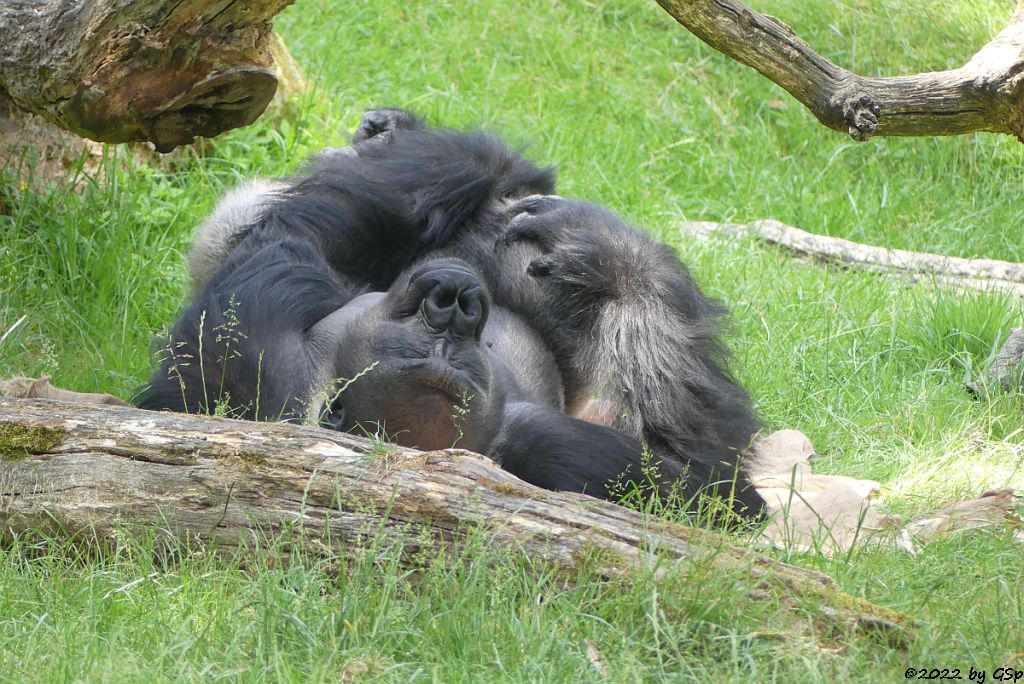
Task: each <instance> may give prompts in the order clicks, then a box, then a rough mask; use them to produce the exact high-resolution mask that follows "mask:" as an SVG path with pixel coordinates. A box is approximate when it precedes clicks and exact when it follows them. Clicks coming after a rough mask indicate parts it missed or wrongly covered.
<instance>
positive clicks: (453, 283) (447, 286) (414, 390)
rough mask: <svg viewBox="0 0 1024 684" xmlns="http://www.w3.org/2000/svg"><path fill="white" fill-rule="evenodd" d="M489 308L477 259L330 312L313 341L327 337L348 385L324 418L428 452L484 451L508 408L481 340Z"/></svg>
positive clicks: (333, 363)
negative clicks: (474, 265) (453, 448)
mask: <svg viewBox="0 0 1024 684" xmlns="http://www.w3.org/2000/svg"><path fill="white" fill-rule="evenodd" d="M489 310H490V295H489V294H488V292H487V289H486V288H485V286H484V284H483V283H482V282H481V280H480V278H479V277H478V276H477V275H476V273H475V272H474V271H473V270H472V269H471V268H470V267H469V265H468V264H466V263H465V262H463V261H460V260H457V259H437V260H433V261H430V262H427V263H424V264H420V265H418V266H415V267H413V268H411V269H409V270H408V271H406V273H404V274H403V275H402V276H401V277H400V278H398V280H397V281H396V282H395V284H394V285H393V286H392V287H391V288H390V289H389V290H388V292H386V293H369V294H365V295H362V296H360V297H357V298H356V299H354V300H352V301H351V302H350V303H349V304H347V305H346V306H344V307H342V308H341V309H340V310H338V311H336V312H335V313H334V314H332V315H331V316H328V317H327V318H326V319H324V320H323V321H321V322H320V323H318V324H317V326H316V328H315V329H314V331H313V332H314V339H321V340H327V341H328V343H327V345H325V346H326V347H328V348H324V349H323V352H322V353H323V355H324V361H325V366H326V367H327V368H329V369H330V370H329V372H330V373H331V374H332V379H335V387H338V388H339V390H340V391H337V393H336V396H333V397H329V398H328V402H329V405H328V406H327V409H326V411H325V413H324V418H323V420H322V422H323V423H324V424H325V425H327V426H329V427H332V428H334V429H337V430H342V431H345V432H354V433H360V432H368V433H369V434H381V433H382V434H383V435H384V436H386V437H387V438H388V439H389V440H391V441H395V442H397V443H399V444H402V445H405V446H412V447H418V448H420V449H441V448H447V447H451V446H459V447H463V448H466V449H471V450H476V451H482V450H483V449H485V448H486V446H487V445H488V444H489V443H490V442H491V440H493V439H494V436H495V434H496V433H497V431H498V428H499V427H500V423H501V414H502V410H503V404H504V400H503V389H502V388H501V386H500V385H501V383H498V382H495V381H494V372H493V368H492V365H493V363H494V359H493V358H492V357H491V355H490V354H489V353H488V352H487V349H486V346H485V345H484V344H483V343H482V340H481V338H482V334H483V331H484V326H485V325H486V324H487V317H488V313H489ZM328 356H329V357H330V358H329V359H328V358H327V357H328Z"/></svg>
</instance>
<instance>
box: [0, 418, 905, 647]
mask: <svg viewBox="0 0 1024 684" xmlns="http://www.w3.org/2000/svg"><path fill="white" fill-rule="evenodd" d="M126 526H128V527H131V526H145V527H148V528H149V529H159V530H162V531H164V532H166V533H167V534H170V535H173V536H175V537H179V538H188V539H191V540H198V541H201V542H204V543H206V544H210V545H214V546H215V547H216V548H218V549H219V550H222V551H224V552H228V553H230V552H232V551H233V550H236V549H238V548H240V546H241V545H244V543H245V541H246V540H247V539H249V538H251V537H252V535H253V534H260V535H264V534H266V535H271V536H272V535H274V534H276V533H279V532H281V531H282V530H285V529H286V528H295V527H300V528H302V529H303V530H304V532H305V537H306V538H313V539H317V540H327V542H328V543H330V544H331V545H332V546H333V547H334V548H335V549H336V551H337V553H338V554H339V555H340V556H341V557H345V554H346V549H348V550H349V551H351V550H352V549H353V548H354V547H358V546H360V545H363V546H365V545H366V544H367V543H368V542H369V541H372V540H374V539H377V540H379V539H381V538H384V539H386V540H388V541H392V542H395V541H397V542H398V543H400V544H403V545H404V547H405V549H406V550H407V551H408V552H409V556H410V557H413V556H415V555H416V553H417V552H421V551H422V549H423V547H424V545H425V544H430V545H436V546H438V547H444V548H450V549H455V548H458V546H459V544H460V542H461V541H463V540H464V539H465V538H466V534H467V533H468V531H469V530H470V529H472V528H474V527H482V528H484V529H485V530H486V531H487V533H488V535H489V539H491V540H493V543H494V544H498V545H503V546H507V547H508V548H510V549H517V550H520V551H521V552H523V553H525V554H526V555H527V556H528V557H529V558H530V559H531V561H532V562H534V563H537V564H539V565H541V566H544V567H545V568H549V569H551V570H552V571H554V572H556V573H558V574H559V575H561V576H563V577H565V578H567V579H570V580H571V579H574V578H577V577H579V576H580V573H581V571H582V570H583V569H584V568H586V569H587V572H593V573H596V575H597V576H599V577H615V578H623V579H626V580H628V578H629V577H630V576H632V575H633V573H636V572H644V571H647V572H650V573H653V574H654V576H655V577H656V578H659V579H665V581H667V582H668V581H670V578H671V577H676V578H678V577H679V573H684V576H685V573H686V572H700V573H705V572H711V573H715V574H716V575H722V576H727V577H729V578H730V581H732V585H733V586H734V587H735V589H736V591H735V596H736V597H737V600H738V601H737V606H736V610H737V611H738V612H740V611H743V610H745V609H746V608H747V607H748V604H749V602H755V604H756V605H761V606H764V607H769V609H771V610H773V613H778V612H779V611H780V610H781V611H783V612H785V613H786V614H787V615H789V616H790V617H791V620H792V621H795V622H797V623H800V624H802V625H805V626H806V625H811V629H812V630H813V631H815V632H817V631H818V630H819V629H821V628H823V627H824V628H827V630H828V632H829V634H836V633H837V631H836V630H838V633H849V632H851V631H854V632H866V633H870V634H872V635H875V636H877V638H879V639H880V640H881V641H884V642H885V643H887V644H890V645H893V644H896V645H900V644H902V643H904V641H905V639H906V638H907V636H908V634H909V631H908V630H909V629H910V628H911V626H912V621H911V620H910V619H909V618H907V617H906V616H904V615H901V614H899V613H895V612H893V611H889V610H887V609H884V608H880V607H878V606H874V605H872V604H870V603H868V602H866V601H864V600H861V599H858V598H854V597H851V596H848V595H845V594H843V593H841V592H840V591H838V589H836V587H835V586H834V583H833V582H832V580H831V579H830V578H828V577H827V576H825V575H822V574H820V573H817V572H813V571H809V570H804V569H801V568H797V567H794V566H791V565H788V564H786V563H782V562H779V561H775V560H772V559H771V558H769V557H767V556H764V555H762V554H759V553H756V552H753V551H751V550H748V549H746V548H744V547H742V546H741V545H739V544H737V543H736V542H735V541H734V540H733V539H731V538H730V537H727V536H725V535H723V534H719V533H716V532H713V531H710V530H705V529H700V528H693V527H687V526H683V525H679V524H675V523H670V522H668V521H664V520H659V519H652V518H651V517H649V516H644V515H642V514H640V513H637V512H635V511H631V510H629V509H626V508H623V507H621V506H617V505H614V504H611V503H607V502H603V501H599V500H596V499H591V498H589V497H585V496H583V495H578V494H570V493H558V492H548V491H545V490H541V489H538V488H536V487H533V486H531V485H528V484H526V483H524V482H522V481H521V480H519V479H517V478H515V477H514V476H512V475H510V474H508V473H506V472H505V471H503V470H501V469H500V468H498V467H497V466H496V465H494V463H492V462H491V461H490V460H488V459H487V458H485V457H483V456H479V455H477V454H473V453H470V452H466V451H461V450H458V449H446V450H443V451H432V452H427V453H423V452H417V451H414V450H410V449H404V448H400V447H395V446H391V445H380V444H375V443H373V442H370V441H368V440H365V439H360V438H357V437H353V436H350V435H346V434H341V433H336V432H330V431H326V430H322V429H320V428H316V427H310V426H298V425H287V424H280V423H250V422H242V421H234V420H227V419H221V418H211V417H202V416H189V415H180V414H171V413H155V412H147V411H141V410H138V409H134V408H128V407H116V406H107V405H100V404H69V403H64V402H56V401H48V400H39V399H11V398H0V531H2V532H4V533H6V534H8V535H10V534H22V533H26V532H29V531H34V530H39V529H45V530H48V531H50V532H53V533H57V534H61V535H74V536H76V537H84V538H86V539H91V540H96V541H101V540H103V539H104V538H107V537H109V536H110V535H115V534H117V533H118V532H119V531H122V530H123V529H124V528H125V527H126ZM425 540H427V541H425ZM771 607H775V608H774V609H773V608H771Z"/></svg>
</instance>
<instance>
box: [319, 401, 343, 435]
mask: <svg viewBox="0 0 1024 684" xmlns="http://www.w3.org/2000/svg"><path fill="white" fill-rule="evenodd" d="M320 427H325V428H327V429H328V430H336V431H338V432H343V431H344V430H345V407H344V406H343V405H342V403H341V399H335V400H334V402H333V403H332V404H331V405H330V406H329V407H328V408H327V410H326V411H324V414H323V417H321V418H320Z"/></svg>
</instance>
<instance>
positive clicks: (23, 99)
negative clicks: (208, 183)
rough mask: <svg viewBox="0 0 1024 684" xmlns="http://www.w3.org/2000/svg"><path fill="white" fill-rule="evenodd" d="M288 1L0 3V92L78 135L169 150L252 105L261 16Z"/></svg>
mask: <svg viewBox="0 0 1024 684" xmlns="http://www.w3.org/2000/svg"><path fill="white" fill-rule="evenodd" d="M291 2H292V0H254V1H252V2H236V1H235V0H175V1H173V2H169V1H167V0H95V1H93V2H83V1H82V0H17V1H16V2H4V3H0V91H4V92H6V94H7V95H8V96H9V98H10V99H11V100H13V102H14V103H15V104H16V105H17V106H18V107H20V108H22V109H25V110H27V111H30V112H33V113H35V114H39V115H41V116H43V117H45V118H46V119H48V120H49V121H52V122H53V123H55V124H56V125H58V126H60V127H61V128H64V129H67V130H70V131H73V132H75V133H78V134H79V135H82V136H84V137H87V138H92V139H93V140H98V141H103V142H132V141H150V142H152V143H153V144H154V145H155V146H156V147H157V149H158V150H160V151H168V150H171V149H173V148H174V147H176V146H178V145H183V144H187V143H189V142H191V141H192V140H193V139H194V138H195V136H200V135H201V136H214V135H217V134H218V133H221V132H223V131H225V130H228V129H231V128H236V127H238V126H244V125H246V124H249V123H251V122H252V121H254V120H255V119H256V117H258V116H259V115H260V114H261V113H262V112H263V110H264V108H265V107H266V106H267V104H268V103H269V102H270V100H271V98H272V97H273V95H274V91H275V88H276V86H277V78H276V76H275V74H274V69H273V60H272V57H271V52H270V38H271V34H272V28H271V25H270V20H271V18H272V17H273V16H274V15H275V14H277V13H278V12H280V11H281V10H282V9H283V8H284V7H286V6H287V5H289V4H290V3H291Z"/></svg>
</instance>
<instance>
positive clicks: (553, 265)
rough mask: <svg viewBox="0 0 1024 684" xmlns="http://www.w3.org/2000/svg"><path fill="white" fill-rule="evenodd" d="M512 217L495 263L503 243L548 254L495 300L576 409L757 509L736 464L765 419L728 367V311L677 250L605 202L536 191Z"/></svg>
mask: <svg viewBox="0 0 1024 684" xmlns="http://www.w3.org/2000/svg"><path fill="white" fill-rule="evenodd" d="M509 213H510V215H511V216H512V218H511V220H510V221H509V227H508V232H507V233H506V234H505V236H504V237H503V238H502V239H501V240H500V241H499V243H498V245H497V247H496V249H497V259H498V260H501V259H502V254H503V246H505V245H508V244H511V243H514V242H524V241H525V242H529V243H532V244H534V245H536V247H537V249H538V250H539V253H540V256H539V257H537V258H535V259H534V260H533V261H532V262H530V263H529V265H528V267H527V269H526V270H527V273H528V274H529V276H530V279H531V280H532V281H533V285H532V286H521V287H518V288H506V289H504V290H503V291H502V292H500V293H499V295H498V296H496V299H497V301H498V302H499V303H501V304H503V305H506V306H509V307H510V308H512V309H513V310H514V311H516V312H517V313H519V314H520V315H522V316H524V317H526V318H527V319H528V320H530V321H532V322H534V324H535V325H536V326H537V327H538V329H539V330H540V332H541V334H542V336H543V337H544V338H545V340H546V341H548V343H549V344H550V345H551V346H552V349H553V350H554V352H555V357H556V359H557V361H558V363H559V368H560V369H561V371H562V373H563V376H564V377H565V379H566V410H567V411H568V412H569V413H573V414H575V415H586V416H588V417H590V418H592V419H595V420H597V421H598V422H602V423H603V424H605V425H608V426H610V427H614V428H616V429H617V430H620V431H622V432H624V433H626V434H628V435H630V436H632V437H635V438H637V439H642V440H643V441H644V442H645V443H647V444H648V445H649V446H650V447H651V448H652V449H653V450H654V451H655V452H657V453H661V454H664V455H665V456H666V457H670V458H673V459H675V460H676V461H677V462H678V463H680V464H682V465H683V466H684V467H688V468H689V470H690V472H691V476H690V477H691V478H692V479H694V480H698V479H702V480H703V481H704V482H716V481H730V480H732V479H734V478H738V480H739V485H740V489H741V490H743V492H745V493H743V494H741V495H740V497H741V498H746V499H749V501H750V503H751V505H752V507H753V508H752V510H753V511H754V512H756V511H757V510H759V509H760V507H761V504H762V502H761V500H760V498H759V497H757V496H756V494H755V493H754V492H753V489H752V488H750V486H749V483H748V482H747V479H746V477H745V476H744V475H743V473H742V471H741V472H740V473H739V474H737V464H738V463H739V462H740V460H741V456H742V455H743V452H744V451H746V450H747V449H748V447H749V446H750V443H751V440H752V439H753V436H754V434H755V433H756V432H757V430H758V429H759V427H760V424H759V422H758V420H757V418H756V417H755V415H754V412H753V409H752V407H751V404H750V399H749V397H748V395H747V393H746V391H745V390H744V389H743V388H742V387H740V386H739V384H737V383H736V382H735V380H733V378H732V377H731V376H730V375H729V373H728V371H727V370H726V366H725V362H724V359H725V352H724V350H723V348H722V347H721V345H720V342H719V322H720V319H721V317H722V315H723V314H724V312H725V309H724V307H722V306H721V305H720V304H719V303H718V302H716V301H714V300H713V299H710V298H709V297H706V296H705V295H704V294H703V293H702V292H701V291H700V290H699V289H698V287H697V285H696V284H695V283H694V282H693V279H692V278H691V276H690V274H689V272H688V270H687V269H686V267H685V266H684V265H683V264H682V263H680V261H679V259H678V258H677V257H676V256H675V254H674V253H673V252H672V250H671V249H669V248H668V247H666V246H664V245H660V244H657V243H655V242H653V241H652V240H651V239H650V238H648V237H647V236H646V235H644V234H643V233H641V232H640V231H637V230H636V229H634V228H632V227H630V226H629V225H628V224H626V223H625V222H624V221H622V220H621V219H620V218H618V217H617V216H615V215H614V214H613V213H611V212H609V211H607V210H605V209H603V208H600V207H596V206H593V205H590V204H587V203H584V202H575V201H569V200H564V199H562V198H559V197H532V198H526V199H524V200H522V201H520V202H519V203H517V204H515V205H513V206H512V207H511V208H510V210H509ZM508 298H512V299H515V300H516V301H508Z"/></svg>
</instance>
